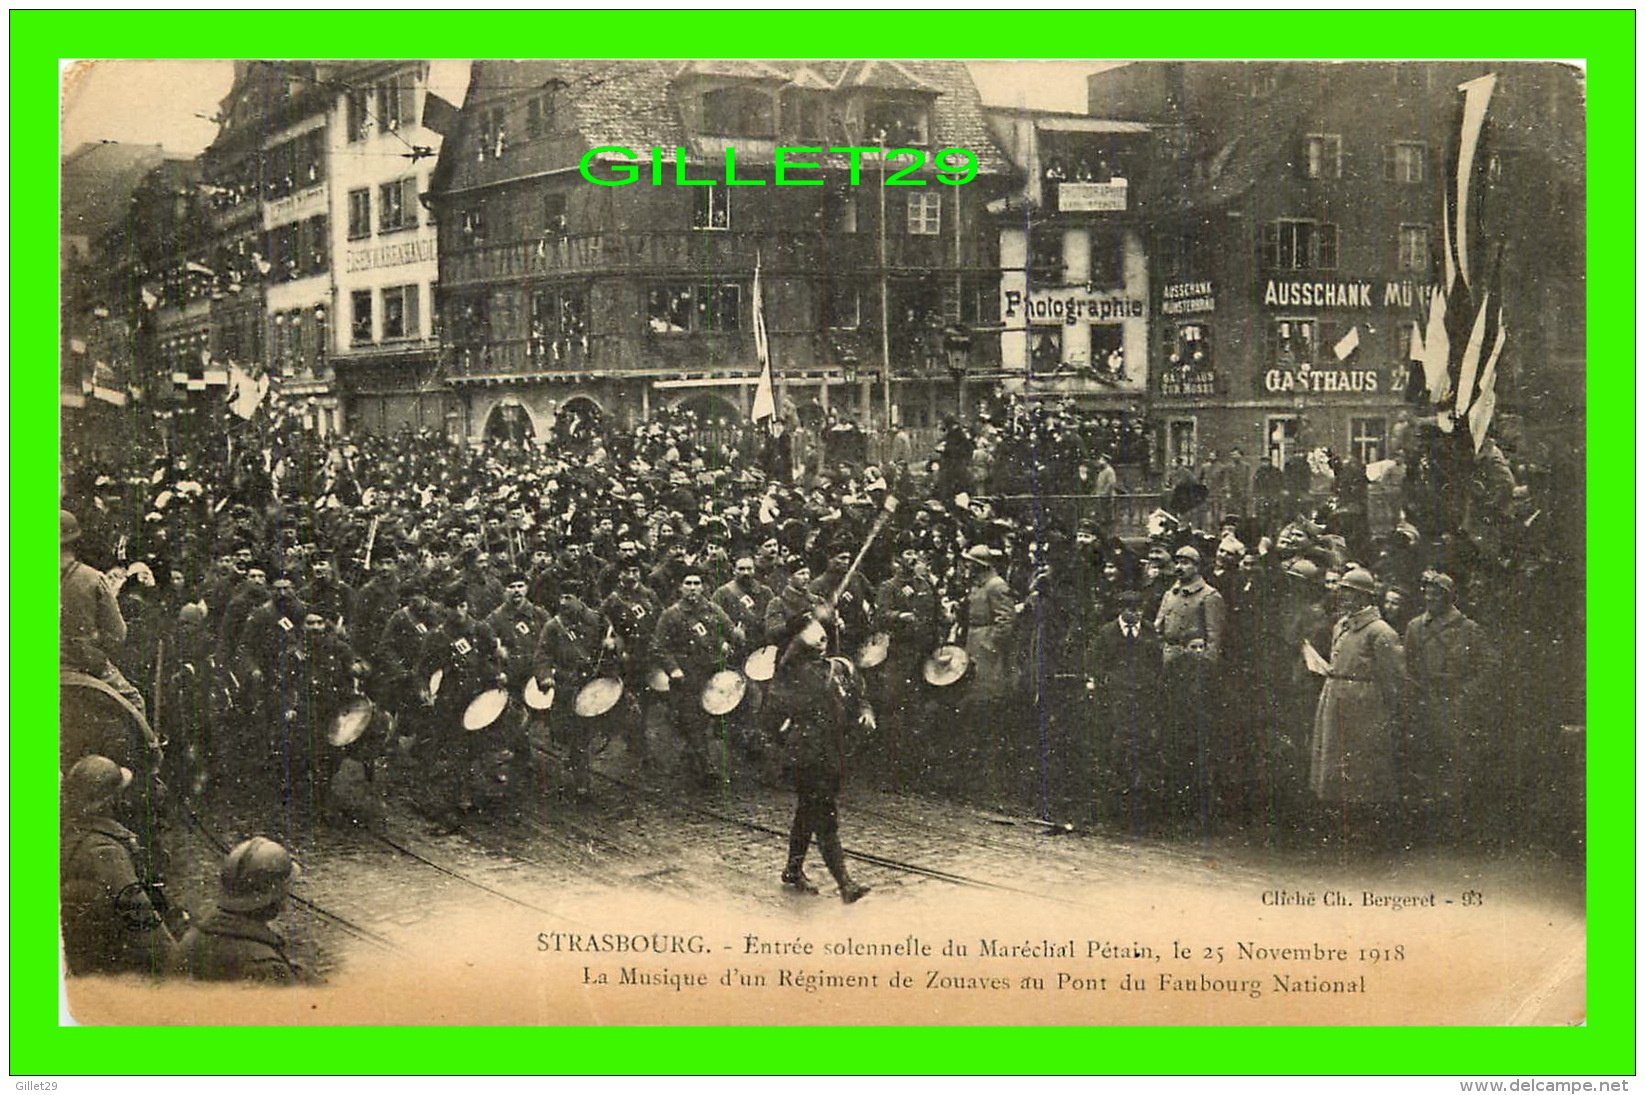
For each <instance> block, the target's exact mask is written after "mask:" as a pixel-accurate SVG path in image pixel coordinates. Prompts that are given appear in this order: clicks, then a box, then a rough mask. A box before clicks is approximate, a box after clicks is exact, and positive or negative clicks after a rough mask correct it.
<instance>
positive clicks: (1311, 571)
mask: <svg viewBox="0 0 1645 1095" xmlns="http://www.w3.org/2000/svg"><path fill="white" fill-rule="evenodd" d="M1284 571H1285V573H1286V574H1289V575H1290V576H1291V577H1293V578H1301V579H1302V580H1303V581H1306V582H1312V581H1315V580H1317V579H1318V578H1319V565H1318V564H1317V563H1314V562H1311V561H1309V560H1307V559H1304V558H1303V557H1302V556H1300V555H1299V556H1297V557H1296V558H1294V559H1292V560H1291V561H1289V562H1288V563H1286V564H1285V567H1284Z"/></svg>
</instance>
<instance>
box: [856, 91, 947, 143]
mask: <svg viewBox="0 0 1645 1095" xmlns="http://www.w3.org/2000/svg"><path fill="white" fill-rule="evenodd" d="M863 143H864V144H880V145H884V146H886V147H887V148H901V147H903V146H905V145H925V144H930V143H931V108H930V106H929V105H928V104H927V103H925V102H923V101H921V100H919V99H906V98H900V97H898V98H880V99H870V100H869V101H868V102H867V103H866V104H864V107H863Z"/></svg>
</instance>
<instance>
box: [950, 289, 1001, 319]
mask: <svg viewBox="0 0 1645 1095" xmlns="http://www.w3.org/2000/svg"><path fill="white" fill-rule="evenodd" d="M959 319H960V323H962V324H964V325H966V326H968V327H985V326H989V325H992V324H995V323H998V322H999V321H1000V293H999V285H998V283H995V284H993V285H990V284H989V283H988V282H986V281H967V282H965V284H964V285H962V286H961V287H960V316H959Z"/></svg>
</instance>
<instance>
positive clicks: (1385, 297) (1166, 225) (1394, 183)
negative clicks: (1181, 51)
mask: <svg viewBox="0 0 1645 1095" xmlns="http://www.w3.org/2000/svg"><path fill="white" fill-rule="evenodd" d="M1492 71H1495V72H1497V73H1498V74H1499V76H1500V79H1499V82H1498V85H1497V92H1496V95H1495V97H1494V99H1493V101H1492V103H1491V105H1490V110H1489V114H1488V126H1487V130H1486V137H1485V141H1484V143H1483V144H1482V150H1483V151H1482V154H1483V155H1486V156H1488V157H1489V158H1490V160H1489V170H1488V174H1487V184H1486V191H1485V192H1486V198H1485V200H1486V202H1487V207H1486V209H1485V223H1486V230H1487V233H1488V235H1490V236H1492V237H1493V238H1495V239H1498V240H1500V241H1501V243H1502V245H1503V246H1502V256H1503V257H1502V267H1501V269H1502V278H1503V300H1504V302H1505V308H1506V314H1507V323H1508V325H1509V327H1510V332H1511V339H1510V343H1509V349H1508V350H1507V351H1505V355H1504V359H1503V361H1502V363H1501V382H1500V385H1499V392H1500V393H1501V396H1500V406H1501V408H1502V409H1501V411H1500V412H1499V414H1502V415H1506V416H1508V418H1509V419H1511V418H1512V417H1513V416H1515V415H1516V414H1517V415H1520V416H1521V417H1523V412H1526V411H1531V410H1532V409H1533V408H1537V407H1538V406H1539V404H1546V403H1548V402H1549V401H1551V402H1552V403H1556V404H1558V409H1557V410H1555V411H1553V417H1554V418H1555V419H1559V420H1561V421H1563V422H1565V423H1566V424H1569V423H1571V422H1572V421H1580V414H1581V410H1580V408H1581V394H1580V393H1581V387H1582V385H1581V374H1582V369H1581V360H1580V356H1581V349H1580V346H1581V338H1580V330H1581V322H1582V320H1581V317H1582V307H1581V300H1582V294H1583V290H1582V275H1581V271H1582V269H1583V261H1584V258H1583V254H1584V253H1583V247H1582V234H1583V230H1584V229H1583V214H1582V208H1581V203H1582V197H1581V195H1582V181H1581V179H1582V167H1581V163H1582V153H1581V91H1580V86H1579V85H1578V82H1577V80H1576V77H1575V76H1574V74H1573V73H1572V71H1571V70H1569V69H1566V68H1563V67H1560V66H1554V65H1508V66H1503V65H1487V64H1483V63H1413V64H1365V63H1342V64H1326V63H1296V64H1273V63H1205V62H1198V63H1190V62H1139V63H1135V64H1130V65H1125V66H1122V67H1119V68H1115V69H1111V70H1108V71H1106V72H1102V73H1098V74H1096V75H1093V76H1092V77H1090V78H1089V92H1090V106H1091V111H1092V113H1093V114H1095V115H1100V116H1103V117H1110V118H1119V119H1128V120H1135V121H1144V122H1148V123H1150V124H1151V125H1153V126H1154V129H1155V141H1154V148H1155V150H1156V153H1157V158H1156V164H1155V174H1156V178H1157V179H1158V180H1159V184H1158V187H1157V189H1156V192H1155V193H1154V194H1153V195H1152V198H1153V199H1154V200H1153V202H1152V205H1151V209H1150V213H1149V216H1148V221H1149V232H1150V236H1151V239H1150V247H1149V250H1150V252H1151V258H1152V266H1153V270H1154V275H1155V276H1154V278H1153V285H1152V290H1153V299H1154V302H1155V308H1156V310H1157V314H1158V316H1159V322H1158V324H1156V330H1155V331H1154V333H1153V337H1152V345H1151V348H1150V352H1151V355H1152V360H1153V363H1154V368H1153V370H1152V379H1151V382H1150V395H1151V401H1152V405H1153V413H1154V416H1155V418H1156V428H1155V438H1156V444H1157V446H1158V452H1157V456H1158V457H1159V458H1160V459H1161V460H1162V461H1163V462H1164V463H1166V464H1177V463H1184V464H1189V465H1199V464H1202V463H1203V462H1204V461H1206V460H1207V459H1208V458H1209V456H1210V454H1211V453H1212V452H1222V453H1226V452H1227V451H1228V450H1229V449H1231V448H1236V447H1237V448H1240V449H1241V450H1242V451H1243V453H1244V454H1245V455H1246V456H1247V457H1256V458H1259V459H1262V460H1266V461H1268V462H1271V463H1273V464H1275V465H1276V466H1281V465H1283V464H1284V463H1286V462H1287V461H1288V460H1291V459H1293V458H1294V457H1296V456H1298V455H1299V454H1301V453H1303V452H1305V451H1307V450H1312V449H1315V448H1329V449H1331V450H1333V451H1334V452H1336V453H1337V454H1339V455H1347V454H1353V455H1354V456H1355V457H1357V458H1358V459H1359V460H1361V461H1362V462H1365V463H1370V462H1373V461H1375V460H1379V459H1382V458H1384V457H1386V456H1387V455H1389V452H1390V447H1391V439H1392V437H1393V435H1394V433H1395V431H1396V428H1397V425H1398V423H1399V420H1400V419H1401V418H1402V417H1404V416H1406V415H1407V413H1408V412H1407V411H1406V408H1405V403H1404V400H1403V393H1404V390H1405V387H1406V380H1407V377H1408V372H1409V369H1410V368H1411V351H1412V337H1413V331H1414V330H1416V329H1418V328H1417V324H1418V323H1419V322H1420V321H1421V320H1423V319H1424V317H1425V316H1426V314H1427V303H1428V294H1429V292H1430V291H1431V290H1432V288H1433V286H1434V285H1435V284H1436V282H1437V281H1438V279H1439V278H1440V276H1441V274H1440V270H1441V255H1442V248H1443V239H1444V235H1443V233H1444V231H1445V226H1444V223H1443V214H1442V210H1443V187H1444V185H1445V182H1446V180H1445V179H1444V178H1443V175H1444V163H1445V150H1446V147H1447V142H1454V141H1455V140H1456V133H1457V127H1458V121H1457V104H1458V102H1459V101H1460V95H1459V93H1458V91H1457V85H1458V84H1460V83H1462V82H1463V81H1465V80H1468V79H1472V78H1474V77H1477V76H1480V75H1483V74H1485V73H1487V72H1492ZM1573 376H1574V377H1575V378H1576V379H1575V381H1574V382H1573V381H1572V377H1573ZM1537 413H1538V414H1543V413H1544V412H1543V411H1540V410H1539V411H1538V412H1537ZM1573 416H1576V417H1575V418H1573Z"/></svg>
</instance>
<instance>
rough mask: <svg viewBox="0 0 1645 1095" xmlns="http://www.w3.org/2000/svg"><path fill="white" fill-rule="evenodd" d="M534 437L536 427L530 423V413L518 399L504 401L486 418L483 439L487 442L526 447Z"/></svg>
mask: <svg viewBox="0 0 1645 1095" xmlns="http://www.w3.org/2000/svg"><path fill="white" fill-rule="evenodd" d="M536 436H537V427H536V424H535V423H533V422H532V421H531V412H530V411H528V410H526V409H525V407H524V405H523V404H521V403H520V401H519V400H518V399H514V398H512V397H511V398H508V399H504V400H503V401H502V402H500V403H498V404H497V405H496V406H495V407H493V408H491V413H490V414H489V415H487V416H486V425H485V433H484V437H485V439H486V440H487V441H504V442H509V443H512V444H516V445H527V444H530V443H531V442H532V441H533V440H535V439H536Z"/></svg>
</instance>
